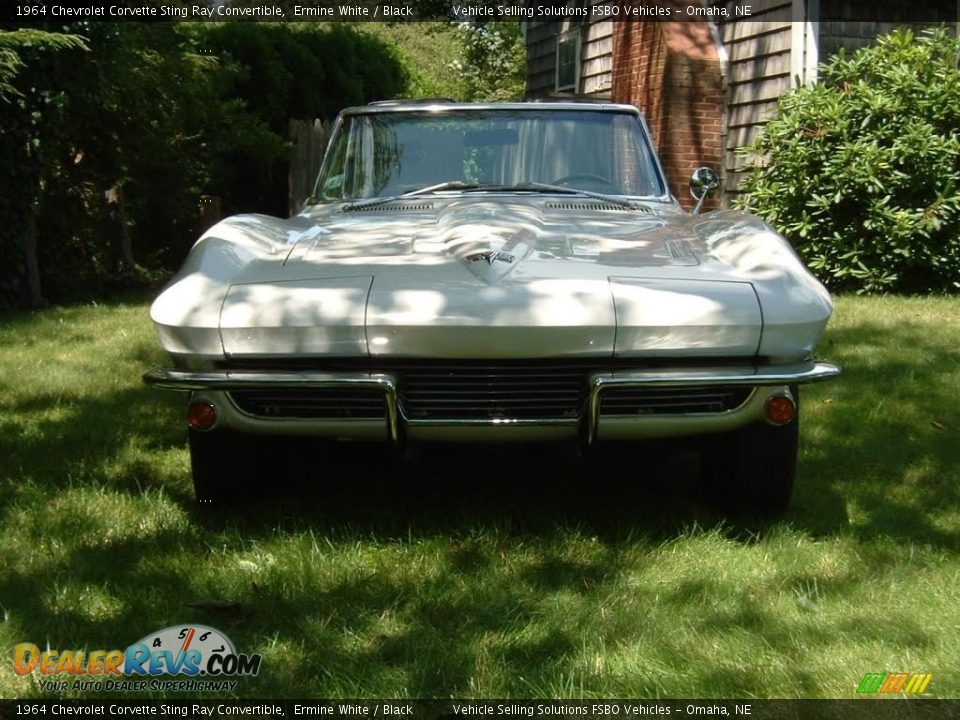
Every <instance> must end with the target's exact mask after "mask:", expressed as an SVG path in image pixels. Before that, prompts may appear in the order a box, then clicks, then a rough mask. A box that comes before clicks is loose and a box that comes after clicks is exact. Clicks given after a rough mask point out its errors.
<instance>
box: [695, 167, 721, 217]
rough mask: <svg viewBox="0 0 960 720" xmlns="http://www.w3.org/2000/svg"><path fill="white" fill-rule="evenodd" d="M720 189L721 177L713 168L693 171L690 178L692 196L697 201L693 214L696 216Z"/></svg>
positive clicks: (700, 168) (701, 168)
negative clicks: (706, 201)
mask: <svg viewBox="0 0 960 720" xmlns="http://www.w3.org/2000/svg"><path fill="white" fill-rule="evenodd" d="M718 187H720V176H719V175H717V173H716V171H715V170H714V169H713V168H708V167H699V168H697V169H696V170H694V171H693V175H691V176H690V195H692V196H693V198H694V199H695V200H696V201H697V204H696V206H695V207H694V208H693V214H694V215H696V214H697V213H699V212H700V208H701V207H703V202H704V200H706V199H707V198H708V197H712V196H713V194H714V193H715V192H716V191H717V188H718Z"/></svg>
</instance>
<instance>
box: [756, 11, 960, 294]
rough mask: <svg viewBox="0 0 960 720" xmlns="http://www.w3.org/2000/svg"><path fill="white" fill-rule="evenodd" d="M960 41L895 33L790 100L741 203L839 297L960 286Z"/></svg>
mask: <svg viewBox="0 0 960 720" xmlns="http://www.w3.org/2000/svg"><path fill="white" fill-rule="evenodd" d="M958 58H960V40H957V39H956V38H953V37H951V36H950V35H949V34H948V33H947V32H946V30H945V29H943V28H937V29H933V30H929V31H925V32H923V33H922V34H921V35H920V36H919V37H915V36H914V35H913V34H912V33H911V32H909V31H903V30H900V31H895V32H893V33H892V34H890V35H887V36H884V37H881V38H879V39H878V40H877V43H876V45H875V46H872V47H869V48H865V49H862V50H859V51H858V52H856V53H855V54H853V55H851V56H848V55H845V54H843V53H841V54H839V55H837V56H836V57H834V58H833V59H832V60H830V61H829V62H827V63H826V64H825V65H823V66H822V67H821V69H820V83H819V84H817V85H816V86H814V87H810V88H797V89H794V90H792V91H791V92H789V93H787V94H786V95H784V96H783V97H782V98H781V100H780V104H779V117H778V119H776V120H773V121H772V122H770V123H768V124H767V126H766V128H765V129H764V132H763V133H762V135H761V136H760V137H759V138H758V139H757V140H756V141H755V142H754V143H753V144H752V145H751V146H749V147H748V148H746V153H747V154H748V155H750V156H752V157H753V158H754V159H755V160H756V161H757V162H756V163H755V164H754V165H753V167H752V169H751V171H750V172H749V174H748V175H747V176H746V180H745V187H744V189H745V190H746V194H745V197H744V199H743V200H742V201H741V204H742V205H743V206H744V207H746V208H747V209H749V210H751V211H752V212H754V213H756V214H757V215H760V216H761V217H763V218H764V219H766V220H767V221H768V222H770V223H771V224H772V225H774V226H775V227H777V228H778V229H779V230H780V232H782V233H783V234H785V235H786V236H787V237H788V238H789V239H790V240H791V242H792V243H793V244H794V247H795V248H796V249H797V251H798V253H799V254H800V255H801V257H803V258H804V260H805V261H806V262H807V263H808V264H809V266H810V267H811V269H812V270H813V271H814V272H815V273H817V275H819V277H820V278H821V279H822V280H823V281H824V282H825V283H826V284H827V285H828V286H829V287H831V288H832V289H834V290H856V291H858V292H882V291H901V292H930V291H956V290H957V289H958V288H960V68H958Z"/></svg>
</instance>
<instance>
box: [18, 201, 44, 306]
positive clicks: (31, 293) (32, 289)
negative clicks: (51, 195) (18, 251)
mask: <svg viewBox="0 0 960 720" xmlns="http://www.w3.org/2000/svg"><path fill="white" fill-rule="evenodd" d="M23 261H24V265H25V268H26V278H24V280H25V283H26V285H25V287H24V290H25V292H24V296H25V297H24V301H25V304H26V306H27V307H28V308H30V309H31V310H36V309H37V308H41V307H43V306H45V305H46V304H47V301H46V300H44V299H43V292H42V290H41V287H40V261H39V259H38V256H37V219H36V212H35V211H34V210H33V208H31V211H30V213H29V217H28V218H27V221H26V222H25V223H24V227H23Z"/></svg>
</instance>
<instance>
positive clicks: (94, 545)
mask: <svg viewBox="0 0 960 720" xmlns="http://www.w3.org/2000/svg"><path fill="white" fill-rule="evenodd" d="M958 347H960V301H958V300H955V299H945V298H929V299H903V298H872V299H870V298H840V300H839V301H838V304H837V314H836V317H835V320H834V321H833V322H832V324H831V327H830V329H829V330H828V334H827V336H826V338H825V341H824V343H823V345H822V347H821V352H822V354H823V355H824V357H827V358H829V359H832V360H836V361H838V362H839V363H840V364H841V365H842V366H843V367H844V375H843V376H842V377H841V378H840V379H839V380H838V381H836V382H833V383H829V384H824V385H822V386H811V387H806V388H804V389H803V394H802V406H803V429H802V432H801V436H802V441H801V461H800V467H799V472H798V485H797V491H796V496H795V503H794V507H793V509H792V510H791V512H790V513H789V514H788V515H787V517H786V518H784V519H783V520H782V521H780V522H779V523H775V524H763V523H753V522H749V521H737V522H732V521H729V520H725V519H723V518H721V517H718V516H717V515H716V514H715V513H714V512H712V511H711V510H709V509H708V508H705V507H704V506H702V505H701V503H700V502H699V501H698V500H697V499H696V498H695V496H694V487H695V479H696V478H695V473H696V462H695V458H694V457H692V454H691V453H683V454H681V455H675V454H670V453H662V452H655V453H653V454H652V455H648V454H647V451H652V450H657V448H637V449H636V451H635V452H634V451H631V453H630V454H629V455H628V456H627V457H625V458H624V457H620V458H618V459H609V458H595V459H593V458H591V459H587V460H584V461H572V460H569V459H566V458H554V457H550V456H548V455H547V454H544V453H542V452H540V451H535V450H533V449H525V448H520V449H518V450H517V451H516V452H514V453H512V454H510V453H506V454H503V455H502V456H501V454H500V453H494V454H488V455H480V456H478V455H477V454H475V453H471V454H470V456H469V457H470V461H469V462H464V459H463V454H462V452H459V451H458V450H457V449H453V450H452V451H450V452H446V453H442V452H440V453H437V454H436V456H431V457H427V458H425V459H424V460H422V461H420V462H416V463H413V464H412V465H409V466H406V467H402V468H397V467H393V466H391V465H389V464H387V461H386V460H384V459H383V458H380V457H376V456H375V455H374V453H364V454H363V456H362V457H357V454H350V453H344V454H343V456H342V457H339V456H337V457H334V458H332V459H331V460H330V462H329V463H328V464H326V465H324V466H323V467H322V468H320V466H319V465H318V464H316V463H314V462H313V459H314V456H313V454H312V453H313V448H310V449H304V450H303V457H304V458H305V459H304V461H303V462H300V463H298V462H297V458H296V456H295V453H296V452H297V450H296V447H295V446H294V447H293V448H292V450H291V452H292V453H294V457H292V458H291V464H292V465H294V466H296V467H295V469H296V474H295V475H294V476H292V477H288V478H283V477H280V476H279V475H278V476H277V477H276V479H275V481H273V482H272V483H271V490H275V491H276V492H275V493H274V494H273V495H271V496H263V497H260V498H257V499H256V501H255V502H254V503H253V504H251V505H249V506H247V507H240V508H238V509H236V510H235V511H233V512H231V513H212V514H201V513H199V512H198V511H197V509H196V507H195V504H194V501H193V492H192V489H191V484H190V479H189V459H188V456H187V451H186V446H185V438H184V432H183V428H182V424H183V423H182V415H181V408H182V402H183V398H182V397H178V396H176V395H175V394H168V393H162V392H157V391H153V390H150V389H148V388H146V387H143V386H142V385H141V383H140V375H141V373H142V372H143V371H144V370H146V369H147V368H149V367H150V366H151V365H152V364H157V363H161V362H162V357H161V356H160V354H159V352H158V351H157V350H156V349H155V342H154V338H153V335H152V330H151V328H150V326H149V321H148V320H147V317H146V307H145V306H143V305H129V306H127V305H122V304H117V305H110V306H101V307H77V308H67V309H63V308H52V309H49V310H46V311H43V312H40V313H35V314H14V315H8V316H4V318H3V320H2V321H0V458H2V462H0V557H2V558H3V564H2V569H0V617H2V618H3V622H0V696H3V697H11V696H37V695H40V694H42V693H40V692H39V690H38V689H37V687H36V686H35V684H34V683H33V681H32V680H30V679H26V678H17V677H14V676H13V675H12V672H11V671H10V670H9V669H8V668H9V665H10V663H9V648H11V647H12V646H13V644H14V643H16V642H23V641H31V642H36V643H38V644H45V643H47V642H49V643H50V646H51V647H59V648H64V649H66V648H78V647H91V648H92V647H98V648H99V647H107V646H109V647H125V646H126V644H128V643H130V642H133V641H135V640H137V639H138V638H140V637H142V636H144V635H145V634H146V633H148V632H150V631H152V630H156V629H159V628H162V627H166V626H169V625H172V624H177V623H183V622H199V623H204V624H208V625H212V626H214V627H217V628H220V629H222V630H223V631H224V632H225V633H227V634H228V635H229V636H230V638H231V639H232V640H233V641H234V643H235V644H236V645H237V647H238V648H239V649H241V651H243V652H259V653H262V654H263V656H264V661H263V669H262V671H261V674H260V675H259V676H258V677H256V678H249V679H246V680H244V682H243V683H241V685H240V687H239V688H238V692H239V694H240V695H242V696H248V697H274V696H275V697H283V696H286V697H292V696H299V697H305V696H307V697H309V696H314V697H357V696H366V697H372V696H381V697H383V696H386V697H434V696H436V697H450V696H485V697H614V696H620V697H698V696H702V697H730V696H733V697H740V698H749V697H851V696H852V695H853V693H854V690H855V687H856V684H857V682H859V679H860V678H861V677H862V676H863V674H864V673H866V672H876V671H881V670H904V671H924V672H932V673H933V678H934V679H933V681H932V682H931V685H930V687H929V689H928V692H927V694H928V695H930V694H932V695H935V696H941V697H955V696H958V695H960V674H958V670H957V668H958V667H960V625H958V623H957V621H956V597H957V595H956V592H957V590H956V589H957V587H960V564H958V553H960V483H958V480H960V471H958V467H960V443H958V442H957V440H956V438H957V433H958V432H960V409H958V407H957V405H956V398H957V397H960V363H958V361H957V348H958ZM14 378H16V380H14ZM478 458H480V459H479V460H478ZM531 458H532V459H531Z"/></svg>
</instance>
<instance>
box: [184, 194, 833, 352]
mask: <svg viewBox="0 0 960 720" xmlns="http://www.w3.org/2000/svg"><path fill="white" fill-rule="evenodd" d="M203 242H204V241H203V240H202V241H201V244H202V243H203ZM207 242H208V243H209V244H211V246H212V245H214V244H216V243H222V244H223V245H224V248H223V249H222V251H221V252H225V251H226V250H229V251H230V252H231V253H232V254H233V255H234V257H233V258H232V262H233V265H232V269H231V270H229V271H228V270H223V269H222V270H221V275H223V276H228V277H229V282H228V283H225V284H226V287H225V288H224V291H223V293H222V295H221V296H220V298H219V300H220V303H219V306H218V318H217V327H218V329H219V333H220V339H221V343H222V347H223V350H224V352H225V353H226V354H228V355H265V354H276V353H284V354H332V355H341V356H344V355H366V354H369V355H373V356H376V355H390V356H398V357H403V356H407V357H476V358H486V357H517V358H520V357H557V356H598V357H599V356H611V355H621V356H632V355H636V356H670V355H691V354H693V355H703V356H715V357H716V356H724V357H726V356H753V355H756V354H757V353H758V352H760V351H761V346H762V335H763V330H764V320H765V314H766V312H767V308H766V307H765V306H764V305H763V300H762V296H763V292H761V291H758V289H757V285H758V284H763V283H767V284H768V285H770V286H771V288H772V290H771V292H769V293H768V294H769V295H770V297H771V298H775V296H776V295H777V293H778V292H781V294H782V293H783V292H786V293H787V296H788V297H789V296H790V295H791V293H792V295H793V297H794V299H797V296H798V293H797V292H796V288H801V289H803V287H805V286H809V287H806V289H805V290H804V292H801V293H799V294H800V295H804V296H805V297H806V295H810V294H811V291H812V290H816V287H819V284H817V283H816V281H815V280H813V285H810V283H809V280H812V278H809V274H808V273H806V271H805V269H803V267H802V265H801V264H800V263H799V261H797V260H796V257H795V256H794V255H793V253H792V251H790V250H789V247H788V246H786V244H785V243H784V242H783V241H782V239H780V238H779V236H777V235H776V234H775V233H773V232H772V231H771V230H770V229H769V228H768V227H766V226H765V225H763V224H762V223H760V222H759V221H758V220H756V218H752V217H751V216H749V215H744V214H742V213H712V214H707V215H703V216H688V215H684V214H682V213H680V212H678V211H677V209H676V207H675V206H673V205H664V204H652V203H651V204H649V205H639V204H638V207H636V208H627V207H624V206H623V205H621V204H618V203H613V202H606V201H603V200H594V199H585V198H564V197H559V198H557V197H548V198H547V197H522V198H515V199H511V198H504V197H489V198H487V197H472V196H461V197H453V198H449V197H444V198H436V197H429V198H411V199H405V200H397V201H390V202H385V203H380V204H375V205H355V206H353V207H351V206H344V205H334V206H324V207H319V208H316V209H314V210H312V211H310V212H308V213H304V214H302V215H300V216H297V217H296V218H292V219H291V220H289V221H277V220H275V219H272V218H265V217H263V216H238V217H236V218H232V219H229V220H227V221H224V223H221V224H220V225H219V226H216V227H215V228H213V229H212V230H211V232H210V233H208V236H207ZM238 247H239V248H241V249H240V250H238V249H237V248H238ZM244 252H249V257H246V258H242V259H238V258H237V257H236V255H238V254H243V253H244ZM788 276H790V277H793V279H792V280H791V279H786V280H785V278H788ZM777 285H779V286H780V287H779V289H777V288H776V287H774V286H777ZM814 286H816V287H814ZM821 290H822V288H821ZM813 294H814V295H817V296H818V297H819V298H820V304H821V305H823V301H822V298H823V297H825V295H826V294H825V292H824V293H822V294H818V293H816V292H813ZM806 299H809V298H806ZM826 303H827V310H826V312H825V313H823V312H821V313H820V315H821V316H822V317H819V318H818V319H814V320H812V321H811V320H810V319H809V318H807V317H803V318H799V320H800V321H801V323H806V322H813V323H814V325H816V323H817V322H820V321H822V322H823V323H825V320H826V317H827V316H829V300H826ZM772 305H777V303H776V302H773V303H772ZM822 309H823V308H822V307H821V311H822ZM816 314H817V313H815V312H814V313H813V315H816ZM774 315H776V312H774ZM793 319H794V320H797V319H798V318H793ZM795 324H796V323H795ZM820 329H822V323H821V326H820ZM817 334H819V333H817ZM812 342H813V340H810V339H809V338H808V341H807V344H808V345H809V346H810V348H812ZM796 352H797V351H796V350H791V353H793V354H796Z"/></svg>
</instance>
